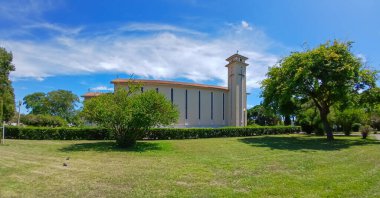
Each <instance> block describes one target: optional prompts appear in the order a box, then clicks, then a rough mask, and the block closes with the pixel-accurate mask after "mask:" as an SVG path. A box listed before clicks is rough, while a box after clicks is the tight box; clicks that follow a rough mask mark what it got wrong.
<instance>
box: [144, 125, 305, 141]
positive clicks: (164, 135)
mask: <svg viewBox="0 0 380 198" xmlns="http://www.w3.org/2000/svg"><path fill="white" fill-rule="evenodd" d="M300 131H301V127H291V126H266V127H223V128H156V129H151V130H150V131H148V132H147V133H146V135H145V136H146V138H148V139H191V138H213V137H239V136H255V135H274V134H288V133H294V132H300Z"/></svg>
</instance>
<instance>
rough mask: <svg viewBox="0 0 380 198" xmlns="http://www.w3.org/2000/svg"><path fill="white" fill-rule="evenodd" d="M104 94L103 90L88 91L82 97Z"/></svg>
mask: <svg viewBox="0 0 380 198" xmlns="http://www.w3.org/2000/svg"><path fill="white" fill-rule="evenodd" d="M102 94H103V93H101V92H87V93H85V94H84V95H81V97H84V98H90V97H95V96H99V95H102Z"/></svg>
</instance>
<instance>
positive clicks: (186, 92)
mask: <svg viewBox="0 0 380 198" xmlns="http://www.w3.org/2000/svg"><path fill="white" fill-rule="evenodd" d="M185 118H186V120H187V89H186V91H185Z"/></svg>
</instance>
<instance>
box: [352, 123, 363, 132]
mask: <svg viewBox="0 0 380 198" xmlns="http://www.w3.org/2000/svg"><path fill="white" fill-rule="evenodd" d="M360 126H362V124H360V123H354V124H352V131H354V132H359V128H360Z"/></svg>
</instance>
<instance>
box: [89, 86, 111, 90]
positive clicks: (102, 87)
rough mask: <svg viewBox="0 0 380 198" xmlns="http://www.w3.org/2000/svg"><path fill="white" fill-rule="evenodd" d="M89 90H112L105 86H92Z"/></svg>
mask: <svg viewBox="0 0 380 198" xmlns="http://www.w3.org/2000/svg"><path fill="white" fill-rule="evenodd" d="M90 90H91V91H113V88H112V87H107V86H97V87H94V88H91V89H90Z"/></svg>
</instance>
